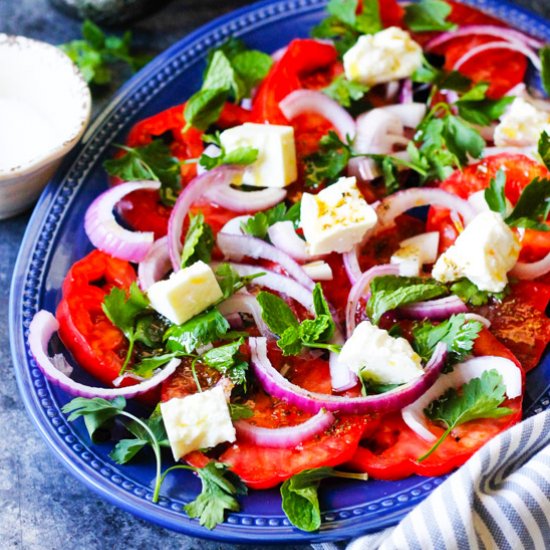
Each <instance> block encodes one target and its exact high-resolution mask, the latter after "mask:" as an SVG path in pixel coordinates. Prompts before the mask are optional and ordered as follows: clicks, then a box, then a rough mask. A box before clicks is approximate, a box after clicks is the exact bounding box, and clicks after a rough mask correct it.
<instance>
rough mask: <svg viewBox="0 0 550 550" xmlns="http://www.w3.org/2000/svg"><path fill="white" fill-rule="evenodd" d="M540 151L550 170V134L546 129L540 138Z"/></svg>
mask: <svg viewBox="0 0 550 550" xmlns="http://www.w3.org/2000/svg"><path fill="white" fill-rule="evenodd" d="M538 152H539V155H540V158H541V159H542V162H544V165H545V166H546V168H548V169H549V170H550V136H549V135H548V133H547V132H546V131H544V132H542V134H541V135H540V138H539V144H538Z"/></svg>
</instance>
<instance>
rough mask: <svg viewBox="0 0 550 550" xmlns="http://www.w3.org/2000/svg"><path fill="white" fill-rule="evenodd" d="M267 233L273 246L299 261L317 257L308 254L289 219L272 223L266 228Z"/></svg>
mask: <svg viewBox="0 0 550 550" xmlns="http://www.w3.org/2000/svg"><path fill="white" fill-rule="evenodd" d="M267 234H268V235H269V240H270V241H271V242H272V244H273V246H274V247H275V248H278V249H279V250H281V251H282V252H284V253H285V254H288V255H289V256H290V257H291V258H293V259H295V260H297V261H299V262H307V261H309V260H314V259H316V258H317V257H318V256H312V255H311V254H309V252H308V251H307V247H306V243H305V241H303V240H302V239H300V237H298V235H297V234H296V231H295V229H294V224H293V223H292V222H291V221H283V222H277V223H274V224H273V225H272V226H271V227H270V228H269V229H268V230H267Z"/></svg>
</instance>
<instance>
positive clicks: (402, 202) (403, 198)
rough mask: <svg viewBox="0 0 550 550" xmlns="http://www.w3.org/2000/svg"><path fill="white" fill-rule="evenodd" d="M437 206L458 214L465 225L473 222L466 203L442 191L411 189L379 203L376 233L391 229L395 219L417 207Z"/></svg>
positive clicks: (472, 210) (472, 213)
mask: <svg viewBox="0 0 550 550" xmlns="http://www.w3.org/2000/svg"><path fill="white" fill-rule="evenodd" d="M427 205H429V206H439V207H442V208H448V209H449V210H454V211H456V212H458V213H459V214H460V215H461V216H462V218H463V220H464V223H465V224H468V223H469V222H470V221H472V220H473V218H474V217H475V215H476V213H475V210H474V209H473V208H472V206H471V205H470V204H469V203H468V201H466V200H464V199H461V198H460V197H457V196H456V195H454V194H453V193H448V192H447V191H443V190H442V189H428V188H425V187H423V188H413V189H406V190H404V191H398V192H397V193H394V194H393V195H390V196H389V197H386V198H385V199H383V200H382V201H381V202H380V205H379V206H378V208H377V209H376V213H377V214H378V225H377V227H376V229H377V231H380V230H382V229H386V228H388V227H391V226H392V225H393V224H394V222H395V218H397V217H398V216H400V215H401V214H403V213H404V212H407V210H410V209H411V208H416V207H418V206H427Z"/></svg>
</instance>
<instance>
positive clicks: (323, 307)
mask: <svg viewBox="0 0 550 550" xmlns="http://www.w3.org/2000/svg"><path fill="white" fill-rule="evenodd" d="M313 309H314V311H315V315H317V317H326V318H328V321H329V323H328V325H327V330H326V332H324V333H322V334H321V335H320V337H319V338H318V340H329V339H330V338H332V336H333V335H334V330H335V329H336V324H335V323H334V319H333V318H332V313H331V311H330V308H329V306H328V302H327V300H326V298H325V295H324V294H323V287H322V286H321V284H320V283H315V286H314V287H313Z"/></svg>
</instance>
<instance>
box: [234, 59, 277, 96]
mask: <svg viewBox="0 0 550 550" xmlns="http://www.w3.org/2000/svg"><path fill="white" fill-rule="evenodd" d="M230 59H231V64H232V65H233V68H234V69H235V71H236V72H237V74H238V75H239V76H240V78H241V80H242V82H243V83H244V97H250V94H251V91H252V89H253V88H254V87H255V86H257V85H258V84H259V83H260V82H261V81H262V80H263V79H264V78H265V77H266V76H267V74H268V73H269V70H270V69H271V66H272V65H273V59H272V58H271V56H270V55H268V54H266V53H264V52H260V51H258V50H247V51H242V52H239V53H237V54H236V55H235V56H233V57H230Z"/></svg>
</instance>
